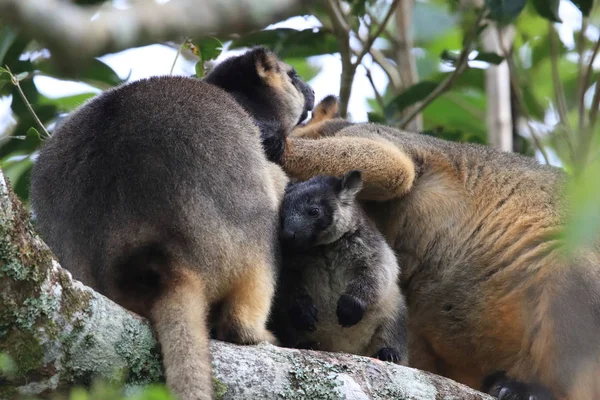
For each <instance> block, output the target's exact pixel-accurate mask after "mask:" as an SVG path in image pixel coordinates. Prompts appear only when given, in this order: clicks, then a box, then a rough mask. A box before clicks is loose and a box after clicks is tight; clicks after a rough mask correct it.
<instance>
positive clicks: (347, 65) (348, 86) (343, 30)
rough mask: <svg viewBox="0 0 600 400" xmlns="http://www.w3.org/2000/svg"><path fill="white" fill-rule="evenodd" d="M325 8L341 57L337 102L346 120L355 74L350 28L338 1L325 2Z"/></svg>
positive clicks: (329, 0)
mask: <svg viewBox="0 0 600 400" xmlns="http://www.w3.org/2000/svg"><path fill="white" fill-rule="evenodd" d="M325 7H326V9H327V13H328V14H329V18H330V19H331V24H332V27H333V33H334V34H335V36H336V38H337V40H338V44H339V49H340V56H341V57H342V75H341V78H340V96H339V101H340V116H341V117H342V118H346V117H347V116H348V102H349V101H350V94H351V92H352V82H353V81H354V73H355V72H356V68H355V67H354V65H353V64H352V59H351V57H352V50H351V48H350V27H349V26H348V23H347V22H346V18H345V17H344V14H343V13H342V10H341V9H340V7H339V3H338V0H327V1H326V2H325Z"/></svg>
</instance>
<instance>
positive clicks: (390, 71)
mask: <svg viewBox="0 0 600 400" xmlns="http://www.w3.org/2000/svg"><path fill="white" fill-rule="evenodd" d="M370 53H371V57H373V61H375V62H376V63H377V64H378V65H379V66H380V67H381V69H382V70H383V71H384V72H385V74H386V75H387V77H388V79H389V80H390V84H391V85H392V88H393V89H394V91H396V90H398V88H400V87H401V86H402V83H403V82H402V78H401V77H400V74H399V73H398V70H397V69H396V67H395V66H394V64H392V63H391V62H390V61H389V60H388V59H387V58H386V57H385V55H384V54H383V53H382V52H381V51H379V50H377V49H374V48H372V47H371V49H370Z"/></svg>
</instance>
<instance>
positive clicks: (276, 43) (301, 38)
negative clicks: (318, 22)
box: [229, 28, 339, 58]
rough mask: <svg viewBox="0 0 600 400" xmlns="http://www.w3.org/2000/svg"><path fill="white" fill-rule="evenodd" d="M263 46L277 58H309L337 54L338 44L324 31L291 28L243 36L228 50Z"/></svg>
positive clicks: (267, 30)
mask: <svg viewBox="0 0 600 400" xmlns="http://www.w3.org/2000/svg"><path fill="white" fill-rule="evenodd" d="M255 45H264V46H266V47H268V48H270V49H271V50H273V51H274V52H275V54H277V55H278V56H279V57H281V58H285V57H311V56H317V55H322V54H331V53H337V52H338V51H339V46H338V42H337V40H336V39H335V37H334V36H333V35H332V34H331V33H329V32H325V31H321V30H313V29H312V28H311V29H304V30H296V29H291V28H278V29H266V30H262V31H256V32H253V33H250V34H248V35H245V36H244V37H242V38H240V39H237V40H234V41H233V42H231V45H230V46H229V49H236V48H241V47H252V46H255Z"/></svg>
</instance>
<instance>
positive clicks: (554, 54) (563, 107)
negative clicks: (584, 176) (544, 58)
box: [548, 22, 574, 157]
mask: <svg viewBox="0 0 600 400" xmlns="http://www.w3.org/2000/svg"><path fill="white" fill-rule="evenodd" d="M548 35H550V66H551V69H552V81H553V83H554V85H553V86H554V97H555V101H556V109H557V110H558V116H559V120H560V124H561V125H562V126H563V129H564V131H565V134H566V137H565V142H566V143H567V146H568V148H569V153H570V154H571V157H573V155H574V153H573V144H572V142H571V141H572V138H573V133H572V132H571V125H570V123H569V118H568V116H567V100H566V99H565V89H564V87H563V85H562V81H561V80H560V73H559V71H558V43H557V38H556V36H557V33H556V32H555V30H554V25H553V23H552V22H548Z"/></svg>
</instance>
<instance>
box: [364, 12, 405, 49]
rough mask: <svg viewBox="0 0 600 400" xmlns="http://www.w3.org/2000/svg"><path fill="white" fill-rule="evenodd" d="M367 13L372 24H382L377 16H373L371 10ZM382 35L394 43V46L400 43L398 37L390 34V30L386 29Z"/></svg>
mask: <svg viewBox="0 0 600 400" xmlns="http://www.w3.org/2000/svg"><path fill="white" fill-rule="evenodd" d="M365 12H366V14H367V15H368V16H369V18H371V21H372V22H374V23H375V24H377V25H381V22H380V21H379V20H378V19H377V17H376V16H375V15H373V13H372V12H370V11H369V10H365ZM382 33H383V34H384V35H385V36H386V39H387V40H389V41H390V42H392V44H396V43H397V42H398V38H397V37H396V36H394V34H393V33H392V32H390V31H389V30H388V29H385V30H384V31H383V32H382Z"/></svg>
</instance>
